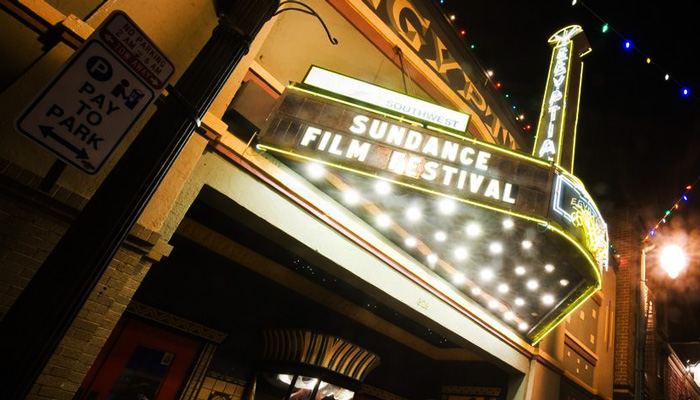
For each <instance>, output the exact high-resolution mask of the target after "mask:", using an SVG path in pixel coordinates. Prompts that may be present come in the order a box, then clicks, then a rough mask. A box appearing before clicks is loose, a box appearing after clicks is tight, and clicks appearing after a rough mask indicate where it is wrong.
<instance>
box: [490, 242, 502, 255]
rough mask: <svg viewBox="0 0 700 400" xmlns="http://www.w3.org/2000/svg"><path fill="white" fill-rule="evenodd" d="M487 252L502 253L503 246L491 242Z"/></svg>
mask: <svg viewBox="0 0 700 400" xmlns="http://www.w3.org/2000/svg"><path fill="white" fill-rule="evenodd" d="M489 251H490V252H491V253H493V254H500V253H502V252H503V245H502V244H500V243H498V242H493V243H491V244H490V245H489Z"/></svg>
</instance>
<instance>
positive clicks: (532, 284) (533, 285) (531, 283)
mask: <svg viewBox="0 0 700 400" xmlns="http://www.w3.org/2000/svg"><path fill="white" fill-rule="evenodd" d="M525 285H526V286H527V288H528V289H530V290H536V289H537V288H538V287H540V284H539V282H537V281H536V280H534V279H530V280H529V281H527V283H526V284H525Z"/></svg>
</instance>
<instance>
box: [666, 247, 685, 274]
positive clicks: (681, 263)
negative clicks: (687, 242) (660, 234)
mask: <svg viewBox="0 0 700 400" xmlns="http://www.w3.org/2000/svg"><path fill="white" fill-rule="evenodd" d="M659 261H660V262H661V268H663V269H664V271H666V273H667V274H668V276H669V277H670V278H672V279H676V278H677V277H678V275H680V273H681V271H683V270H684V269H685V267H686V266H687V265H688V256H687V255H686V254H685V251H683V249H682V248H681V247H680V246H677V245H668V246H665V247H664V248H663V249H661V253H660V254H659Z"/></svg>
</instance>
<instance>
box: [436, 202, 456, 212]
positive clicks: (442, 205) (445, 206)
mask: <svg viewBox="0 0 700 400" xmlns="http://www.w3.org/2000/svg"><path fill="white" fill-rule="evenodd" d="M438 210H439V211H440V213H442V214H444V215H450V214H452V213H454V212H455V211H456V210H457V203H455V202H454V200H451V199H440V202H439V203H438Z"/></svg>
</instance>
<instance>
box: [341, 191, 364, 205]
mask: <svg viewBox="0 0 700 400" xmlns="http://www.w3.org/2000/svg"><path fill="white" fill-rule="evenodd" d="M343 201H344V202H345V203H346V204H348V205H351V206H353V205H355V204H357V203H359V202H360V194H359V193H357V191H356V190H354V189H346V190H344V191H343Z"/></svg>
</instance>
